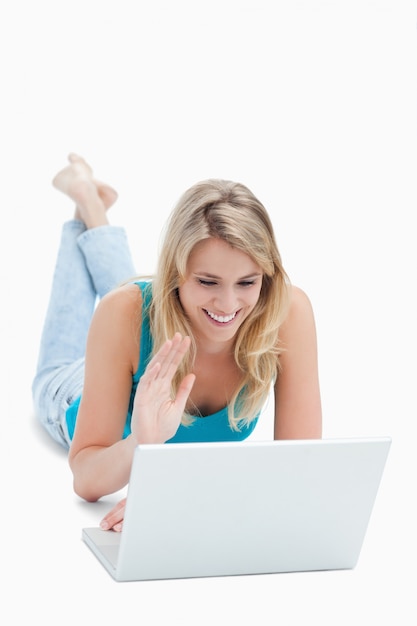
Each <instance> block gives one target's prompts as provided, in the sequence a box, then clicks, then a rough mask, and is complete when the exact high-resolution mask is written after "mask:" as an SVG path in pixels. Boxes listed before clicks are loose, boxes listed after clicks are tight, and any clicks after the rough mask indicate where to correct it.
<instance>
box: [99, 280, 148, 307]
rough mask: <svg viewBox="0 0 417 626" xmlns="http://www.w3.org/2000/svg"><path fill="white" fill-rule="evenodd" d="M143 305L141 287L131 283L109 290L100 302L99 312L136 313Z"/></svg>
mask: <svg viewBox="0 0 417 626" xmlns="http://www.w3.org/2000/svg"><path fill="white" fill-rule="evenodd" d="M141 306H142V292H141V290H140V287H139V286H138V285H136V284H134V283H129V284H127V285H123V286H121V287H117V288H116V289H113V290H112V291H109V293H107V294H106V295H105V296H104V297H103V298H102V299H101V300H100V302H99V304H98V306H97V312H100V313H101V314H103V315H107V314H110V315H111V314H114V315H120V314H121V315H123V314H129V313H131V314H135V313H137V312H138V311H140V309H141Z"/></svg>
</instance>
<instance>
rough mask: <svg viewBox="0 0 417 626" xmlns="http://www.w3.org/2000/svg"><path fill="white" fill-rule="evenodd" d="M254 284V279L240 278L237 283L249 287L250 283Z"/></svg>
mask: <svg viewBox="0 0 417 626" xmlns="http://www.w3.org/2000/svg"><path fill="white" fill-rule="evenodd" d="M254 284H255V281H254V280H242V281H241V282H240V283H239V285H240V286H241V287H251V286H252V285H254Z"/></svg>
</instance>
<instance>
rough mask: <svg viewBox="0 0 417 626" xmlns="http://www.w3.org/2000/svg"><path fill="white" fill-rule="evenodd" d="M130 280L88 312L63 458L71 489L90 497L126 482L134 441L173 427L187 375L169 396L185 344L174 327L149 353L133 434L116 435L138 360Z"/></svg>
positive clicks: (137, 308)
mask: <svg viewBox="0 0 417 626" xmlns="http://www.w3.org/2000/svg"><path fill="white" fill-rule="evenodd" d="M138 293H139V294H140V292H139V290H138V289H137V287H136V286H133V289H132V286H130V285H129V286H126V287H123V288H121V289H119V290H117V291H114V292H111V293H110V294H108V295H107V296H106V297H105V298H103V300H102V301H101V302H100V304H99V306H98V307H97V310H96V312H95V314H94V316H93V320H92V323H91V326H90V331H89V335H88V340H87V350H86V361H85V378H84V390H83V394H82V400H81V402H80V407H79V412H78V417H77V424H76V428H75V432H74V439H73V441H72V445H71V449H70V454H69V462H70V466H71V469H72V472H73V475H74V490H75V492H76V493H77V494H78V495H79V496H81V497H82V498H84V499H85V500H89V501H95V500H98V498H100V497H101V496H103V495H107V494H109V493H114V492H115V491H118V490H119V489H121V488H122V487H124V486H125V485H126V484H127V482H128V481H129V477H130V470H131V466H132V459H133V452H134V449H135V447H136V446H137V445H138V444H143V443H164V442H165V441H167V440H168V439H170V438H171V437H173V436H174V435H175V433H176V431H177V429H178V426H179V424H180V421H181V418H182V415H183V413H184V409H185V405H186V402H187V399H188V396H189V394H190V392H191V388H192V386H193V384H194V379H195V376H194V374H188V375H187V376H185V377H184V379H183V381H182V382H181V384H180V385H179V388H178V391H177V394H176V396H175V398H173V397H172V392H171V382H172V379H173V377H174V375H175V372H176V371H177V368H178V365H179V364H180V362H181V360H182V358H183V357H184V355H185V354H186V352H187V350H188V349H189V346H190V339H189V337H182V336H181V335H180V334H179V333H176V334H175V335H174V337H173V338H172V339H171V340H168V341H166V342H165V343H164V344H163V345H162V346H161V348H160V350H159V351H158V352H157V353H156V355H155V356H154V357H153V358H152V360H151V361H150V363H149V365H148V366H147V368H146V370H145V373H144V374H143V376H142V377H141V379H140V381H139V383H138V386H137V390H136V394H135V399H134V403H133V411H132V420H131V431H132V434H131V435H130V436H129V437H127V438H126V439H122V435H123V430H124V427H125V423H126V416H127V411H128V406H129V400H130V395H131V390H132V375H133V374H134V372H135V371H136V368H137V364H138V362H139V337H140V329H141V304H142V303H141V297H140V295H138Z"/></svg>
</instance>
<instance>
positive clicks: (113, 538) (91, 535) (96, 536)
mask: <svg viewBox="0 0 417 626" xmlns="http://www.w3.org/2000/svg"><path fill="white" fill-rule="evenodd" d="M82 537H83V539H84V541H85V543H86V544H87V545H88V546H89V548H90V549H91V550H92V551H93V552H94V554H95V555H96V556H97V557H98V558H99V559H100V560H103V559H105V560H107V561H108V562H109V563H110V564H111V566H112V568H114V569H116V566H117V558H118V554H119V546H120V539H121V533H116V532H113V531H111V530H101V528H83V534H82Z"/></svg>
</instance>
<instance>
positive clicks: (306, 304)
mask: <svg viewBox="0 0 417 626" xmlns="http://www.w3.org/2000/svg"><path fill="white" fill-rule="evenodd" d="M305 333H308V334H311V333H313V334H315V322H314V313H313V307H312V304H311V301H310V298H309V297H308V295H307V294H306V292H305V291H303V290H302V289H300V287H296V286H295V285H291V287H290V297H289V306H288V313H287V316H286V318H285V320H284V322H283V323H282V326H281V329H280V337H281V341H284V343H285V341H286V339H289V338H290V337H294V336H295V335H298V336H299V338H300V339H302V336H303V334H305Z"/></svg>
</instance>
